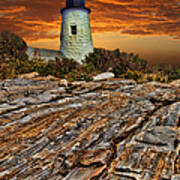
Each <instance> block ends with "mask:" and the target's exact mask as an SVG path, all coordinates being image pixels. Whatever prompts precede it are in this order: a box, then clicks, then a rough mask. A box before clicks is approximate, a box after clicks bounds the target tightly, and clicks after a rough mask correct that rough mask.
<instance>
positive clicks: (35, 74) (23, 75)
mask: <svg viewBox="0 0 180 180" xmlns="http://www.w3.org/2000/svg"><path fill="white" fill-rule="evenodd" d="M37 76H39V73H38V72H32V73H25V74H21V75H19V76H18V77H19V78H25V79H31V78H33V77H37Z"/></svg>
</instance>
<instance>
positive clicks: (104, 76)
mask: <svg viewBox="0 0 180 180" xmlns="http://www.w3.org/2000/svg"><path fill="white" fill-rule="evenodd" d="M114 76H115V75H114V73H112V72H104V73H101V74H98V75H97V76H94V77H93V81H102V80H107V79H111V78H114Z"/></svg>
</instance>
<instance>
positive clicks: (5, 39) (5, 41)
mask: <svg viewBox="0 0 180 180" xmlns="http://www.w3.org/2000/svg"><path fill="white" fill-rule="evenodd" d="M26 50H27V44H26V42H25V41H24V40H23V39H22V38H21V37H19V36H17V35H16V34H13V33H11V32H9V31H4V32H1V33H0V54H1V60H2V59H3V60H5V59H6V58H12V57H13V58H15V59H17V58H18V59H27V55H26Z"/></svg>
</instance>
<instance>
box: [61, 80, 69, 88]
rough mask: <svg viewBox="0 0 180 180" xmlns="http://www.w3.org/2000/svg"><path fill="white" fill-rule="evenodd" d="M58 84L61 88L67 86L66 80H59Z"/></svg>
mask: <svg viewBox="0 0 180 180" xmlns="http://www.w3.org/2000/svg"><path fill="white" fill-rule="evenodd" d="M59 84H60V85H61V86H65V87H67V86H68V81H67V80H66V79H61V80H60V82H59Z"/></svg>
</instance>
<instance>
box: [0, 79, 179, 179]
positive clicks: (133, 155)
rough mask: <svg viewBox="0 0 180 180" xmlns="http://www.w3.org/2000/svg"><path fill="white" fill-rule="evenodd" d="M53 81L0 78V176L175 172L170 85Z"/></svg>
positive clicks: (159, 175) (175, 111)
mask: <svg viewBox="0 0 180 180" xmlns="http://www.w3.org/2000/svg"><path fill="white" fill-rule="evenodd" d="M61 83H62V84H60V83H59V80H56V79H55V80H54V81H50V80H49V79H48V78H47V77H46V78H42V77H38V78H32V79H29V78H28V79H26V78H23V79H22V78H18V79H12V80H4V81H2V82H0V97H1V99H0V179H20V180H21V179H62V180H65V179H67V180H73V179H74V180H77V179H78V180H85V179H98V180H103V179H105V180H118V179H120V180H130V179H136V180H146V179H152V180H156V179H173V180H176V179H179V175H180V95H179V94H180V91H179V87H178V86H174V85H172V86H171V85H170V84H164V83H163V84H162V83H156V82H151V83H144V84H137V83H136V82H135V81H132V80H122V79H110V80H103V81H93V82H75V83H68V82H67V81H66V80H62V82H61ZM62 86H63V87H62ZM67 86H68V87H67Z"/></svg>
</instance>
